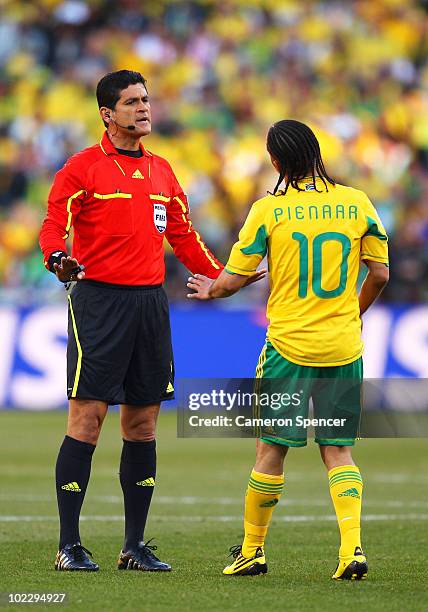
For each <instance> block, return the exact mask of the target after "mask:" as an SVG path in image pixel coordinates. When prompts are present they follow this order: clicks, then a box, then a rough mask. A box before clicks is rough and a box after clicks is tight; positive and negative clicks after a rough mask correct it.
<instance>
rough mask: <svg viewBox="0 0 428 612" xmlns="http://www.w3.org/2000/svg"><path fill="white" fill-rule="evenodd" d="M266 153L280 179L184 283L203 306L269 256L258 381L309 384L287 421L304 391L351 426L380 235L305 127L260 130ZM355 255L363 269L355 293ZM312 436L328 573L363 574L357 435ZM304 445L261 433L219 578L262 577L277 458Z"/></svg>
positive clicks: (363, 201)
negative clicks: (202, 271) (335, 554)
mask: <svg viewBox="0 0 428 612" xmlns="http://www.w3.org/2000/svg"><path fill="white" fill-rule="evenodd" d="M267 150H268V152H269V154H270V157H271V161H272V164H273V165H274V167H275V168H276V170H277V171H278V173H279V178H278V182H277V184H276V186H275V189H274V191H273V194H270V195H268V196H266V197H264V198H261V199H260V200H258V201H257V202H255V203H254V204H253V206H252V208H251V210H250V212H249V214H248V217H247V219H246V221H245V223H244V226H243V228H242V229H241V232H240V234H239V240H238V242H237V243H236V244H235V245H234V246H233V248H232V252H231V254H230V258H229V261H228V263H227V264H226V267H225V270H224V271H222V273H221V274H220V275H219V277H218V278H217V279H216V280H215V281H212V280H209V279H206V278H204V277H203V276H201V275H193V276H192V277H191V278H189V282H188V287H189V288H191V289H193V290H194V291H195V293H192V294H189V295H188V297H189V298H192V299H200V300H206V299H213V298H220V297H227V296H229V295H232V294H234V293H236V292H237V291H238V290H239V289H240V288H241V287H242V286H243V285H245V283H246V276H247V275H252V274H254V272H255V270H256V269H257V266H258V265H259V263H260V261H261V260H262V259H263V257H264V256H265V255H266V254H267V256H268V263H269V272H270V297H269V301H268V306H267V316H268V319H269V328H268V332H267V340H266V344H265V346H264V348H263V350H262V352H261V355H260V359H259V363H258V366H257V372H256V377H257V378H260V379H262V382H263V379H271V381H272V379H275V378H282V379H287V382H290V381H291V382H293V381H297V380H299V381H305V382H306V383H310V384H309V385H308V384H306V385H305V387H306V389H307V390H309V393H308V394H307V395H308V397H307V398H306V401H305V402H302V403H301V406H300V407H299V408H296V412H295V415H297V414H304V413H305V412H307V409H308V399H309V395H310V394H311V392H312V399H313V402H314V411H315V415H316V414H317V412H318V411H321V412H322V411H323V410H325V408H326V404H327V408H328V406H330V413H331V412H332V410H333V409H334V415H335V416H338V415H339V414H340V412H341V414H342V416H350V418H351V417H353V419H354V421H355V420H357V421H358V419H359V414H360V385H361V380H362V375H363V366H362V357H361V355H362V350H363V344H362V342H361V319H360V317H361V315H362V314H364V313H365V312H366V310H367V309H368V308H369V306H370V305H371V304H372V303H373V302H374V301H375V300H376V298H377V297H378V296H379V294H380V293H381V291H382V289H383V287H384V286H385V284H386V283H387V281H388V278H389V275H388V250H387V236H386V233H385V230H384V228H383V226H382V223H381V221H380V219H379V217H378V215H377V213H376V210H375V208H374V206H373V205H372V203H371V202H370V200H369V199H368V197H367V196H366V194H365V193H363V192H362V191H359V190H357V189H353V188H352V187H346V186H344V185H339V184H337V183H336V182H335V181H334V180H333V179H332V178H330V176H329V175H328V174H327V172H326V170H325V167H324V164H323V161H322V157H321V153H320V148H319V144H318V141H317V139H316V137H315V135H314V133H313V132H312V130H311V129H310V128H309V127H308V126H306V125H305V124H303V123H300V122H298V121H293V120H284V121H279V122H278V123H275V124H274V125H273V126H272V127H271V128H270V130H269V132H268V137H267ZM283 181H284V182H285V186H284V189H283V190H282V191H279V190H278V189H279V187H280V185H281V184H282V182H283ZM361 260H362V261H363V262H364V263H365V265H366V266H367V268H368V274H367V276H366V279H365V281H364V283H363V285H362V287H361V291H360V294H359V296H358V295H357V291H356V285H357V277H358V271H359V265H360V261H361ZM320 379H322V380H321V382H320ZM343 379H349V380H350V381H356V383H357V384H351V385H349V389H348V391H347V393H346V394H345V398H346V401H344V400H343V397H342V393H343V385H341V384H340V383H341V382H342V383H343ZM326 381H327V382H328V384H327V390H328V392H327V393H326V392H325V390H324V392H323V391H322V390H321V391H320V392H315V389H316V386H317V384H318V385H320V384H321V383H322V382H323V383H324V386H325V382H326ZM336 383H337V385H336ZM311 385H312V387H311ZM287 390H288V389H287ZM338 411H339V412H338ZM351 420H352V418H351ZM335 432H337V429H336V430H335ZM315 441H316V442H317V443H318V444H319V449H320V453H321V458H322V460H323V462H324V464H325V466H326V468H327V471H328V479H329V486H330V494H331V498H332V501H333V505H334V509H335V512H336V516H337V521H338V524H339V530H340V537H341V541H340V548H339V562H338V565H337V568H336V571H335V572H334V575H333V576H332V577H333V578H334V579H336V580H344V579H362V578H365V577H366V576H367V560H366V557H365V555H364V553H363V550H362V547H361V535H360V517H361V498H362V489H363V480H362V477H361V474H360V470H359V469H358V467H357V466H356V465H355V463H354V461H353V459H352V455H351V448H352V446H353V444H354V441H355V434H354V435H349V432H348V434H347V435H345V436H340V437H339V436H338V435H337V434H336V435H335V436H333V437H326V436H325V434H324V435H322V433H321V434H318V435H317V437H316V439H315ZM305 445H306V436H304V437H302V436H301V434H300V435H299V436H297V435H296V431H295V430H293V428H291V429H290V430H288V431H287V429H284V430H283V431H280V432H278V431H275V430H273V431H263V432H262V436H261V437H260V438H259V439H258V440H257V451H256V462H255V465H254V469H253V471H252V472H251V476H250V480H249V484H248V489H247V493H246V498H245V516H244V528H245V537H244V541H243V544H242V546H236V547H233V548H232V549H231V552H232V556H233V557H234V561H233V562H232V563H231V564H230V565H228V566H227V567H226V568H225V569H224V572H223V573H224V574H226V575H255V574H260V573H266V571H267V565H266V559H265V553H264V542H265V536H266V533H267V530H268V527H269V523H270V520H271V517H272V513H273V511H274V509H275V505H276V504H277V503H278V500H279V498H280V496H281V494H282V491H283V487H284V475H283V464H284V458H285V456H286V454H287V452H288V450H289V448H290V447H300V446H305Z"/></svg>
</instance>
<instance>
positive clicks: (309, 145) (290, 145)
mask: <svg viewBox="0 0 428 612" xmlns="http://www.w3.org/2000/svg"><path fill="white" fill-rule="evenodd" d="M266 147H267V150H268V152H269V153H270V154H271V155H272V157H273V158H274V159H275V160H276V161H277V162H278V164H279V179H278V182H277V184H276V185H275V189H274V190H273V194H272V195H275V194H276V192H277V191H278V188H279V186H280V185H281V183H282V181H283V180H284V179H285V178H286V177H287V179H286V184H285V190H284V192H283V193H287V189H288V186H289V185H291V186H292V187H293V188H294V189H297V190H298V191H304V190H303V189H301V188H300V187H299V184H298V183H299V181H301V180H302V179H304V178H305V177H307V176H311V177H312V179H313V181H314V185H315V190H316V191H319V189H317V187H316V181H315V177H316V176H319V177H320V178H321V180H322V181H323V183H324V185H325V187H326V189H327V191H328V187H327V183H326V181H328V182H329V183H330V184H331V185H335V184H336V183H335V181H334V180H333V179H332V178H330V177H329V175H328V174H327V172H326V169H325V167H324V162H323V160H322V157H321V150H320V145H319V142H318V140H317V137H316V136H315V134H314V133H313V131H312V130H311V128H310V127H308V126H307V125H305V124H304V123H301V122H300V121H295V120H294V119H284V120H282V121H278V122H277V123H274V124H273V125H272V126H271V128H270V129H269V132H268V135H267V142H266ZM269 193H271V192H269Z"/></svg>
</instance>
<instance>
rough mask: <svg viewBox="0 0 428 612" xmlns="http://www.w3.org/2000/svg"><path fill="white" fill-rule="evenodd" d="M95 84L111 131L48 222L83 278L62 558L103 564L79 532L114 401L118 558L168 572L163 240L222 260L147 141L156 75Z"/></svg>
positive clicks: (64, 452)
mask: <svg viewBox="0 0 428 612" xmlns="http://www.w3.org/2000/svg"><path fill="white" fill-rule="evenodd" d="M96 94H97V100H98V106H99V110H100V115H101V118H102V120H103V122H104V125H105V127H106V131H105V133H104V135H103V137H102V139H101V141H100V142H99V143H97V144H95V145H94V146H92V147H89V148H87V149H84V150H83V151H80V152H79V153H77V154H76V155H73V156H72V157H71V158H70V159H69V160H68V161H67V163H66V164H65V165H64V167H63V168H62V169H61V170H60V171H59V172H58V173H57V174H56V176H55V180H54V183H53V186H52V189H51V192H50V195H49V201H48V210H47V216H46V219H45V221H44V222H43V226H42V229H41V232H40V246H41V249H42V251H43V254H44V260H45V266H46V267H47V268H48V269H49V270H50V271H51V272H54V273H55V274H56V276H57V277H58V279H59V280H60V281H62V282H64V283H66V282H68V281H70V280H72V281H73V280H77V281H78V282H77V284H76V285H75V287H74V289H73V290H72V293H71V295H69V297H68V302H69V322H68V346H67V381H68V385H67V386H68V398H69V400H70V401H69V415H68V425H67V435H66V436H65V438H64V441H63V443H62V446H61V448H60V451H59V455H58V460H57V464H56V489H57V499H58V509H59V518H60V540H59V547H58V548H59V550H58V554H57V556H56V561H55V568H56V569H57V570H86V571H96V570H98V565H97V564H96V563H95V562H93V561H92V560H91V559H90V558H89V557H88V554H90V553H89V551H88V550H87V549H86V548H84V547H83V546H82V544H81V542H80V534H79V515H80V510H81V507H82V503H83V500H84V497H85V492H86V488H87V485H88V481H89V475H90V470H91V460H92V456H93V453H94V451H95V447H96V444H97V440H98V436H99V434H100V430H101V426H102V423H103V420H104V417H105V416H106V413H107V408H108V405H109V404H120V424H121V431H122V438H123V449H122V455H121V459H120V471H119V473H120V484H121V486H122V491H123V499H124V507H125V541H124V545H123V549H122V551H121V553H120V555H119V561H118V568H119V569H123V570H127V569H128V570H146V571H169V570H170V569H171V567H170V565H169V564H167V563H164V562H162V561H160V560H159V559H158V558H157V557H156V556H155V555H154V553H153V550H155V549H156V547H154V546H150V545H148V544H147V543H145V542H144V528H145V524H146V519H147V514H148V511H149V507H150V502H151V498H152V494H153V488H154V486H155V478H156V441H155V427H156V419H157V416H158V413H159V407H160V402H161V401H163V400H167V399H172V397H173V393H174V364H173V355H172V347H171V331H170V322H169V311H168V301H167V298H166V295H165V292H164V290H163V288H162V283H163V281H164V276H165V264H164V250H163V239H164V237H166V239H167V240H168V241H169V243H170V244H171V246H172V247H173V249H174V253H175V254H176V256H177V257H178V258H179V259H180V261H182V262H183V264H184V265H185V266H186V267H187V268H188V269H189V270H192V271H194V272H199V273H201V274H204V275H206V276H208V277H210V278H215V277H216V276H218V274H219V273H220V272H221V270H222V268H223V266H222V265H221V264H220V263H219V261H217V259H216V258H215V257H214V255H213V254H212V253H211V252H210V251H209V250H208V248H207V247H206V246H205V244H204V243H203V241H202V239H201V237H200V235H199V234H198V232H197V231H196V230H195V228H194V227H193V226H192V223H191V221H190V220H189V207H188V204H187V199H186V196H185V195H184V193H183V190H182V189H181V187H180V185H179V183H178V181H177V179H176V177H175V176H174V173H173V171H172V169H171V166H170V165H169V163H168V162H167V161H166V160H165V159H163V158H161V157H159V156H158V155H155V154H154V153H151V152H150V151H148V150H147V149H145V148H144V147H143V145H142V144H141V142H140V139H141V138H142V137H144V136H147V135H148V134H150V131H151V109H150V102H149V97H148V93H147V88H146V81H145V79H144V78H143V77H142V76H141V74H140V73H138V72H131V71H129V70H120V71H118V72H113V73H110V74H107V75H106V76H104V77H103V78H102V79H101V80H100V82H99V83H98V86H97V92H96ZM72 226H73V227H74V239H73V251H72V255H68V254H67V251H66V243H65V240H66V238H67V237H68V236H69V233H70V230H71V227H72ZM82 266H84V267H85V269H84V271H83V267H82ZM256 278H257V277H256Z"/></svg>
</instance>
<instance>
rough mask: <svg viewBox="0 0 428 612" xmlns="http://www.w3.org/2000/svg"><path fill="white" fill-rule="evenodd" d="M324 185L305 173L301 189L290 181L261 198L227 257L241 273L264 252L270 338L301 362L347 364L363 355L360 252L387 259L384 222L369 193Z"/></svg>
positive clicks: (328, 364) (287, 356) (284, 351)
mask: <svg viewBox="0 0 428 612" xmlns="http://www.w3.org/2000/svg"><path fill="white" fill-rule="evenodd" d="M327 185H328V190H327V189H326V187H325V185H324V183H323V181H322V180H321V179H319V178H317V179H316V189H315V185H314V183H313V180H312V179H305V180H304V181H302V182H301V183H300V184H299V186H300V187H301V188H302V189H303V191H298V190H296V189H293V188H292V187H289V188H288V190H287V192H286V193H285V194H284V193H282V192H279V193H278V194H276V195H275V196H267V197H265V198H262V199H261V200H259V201H257V202H256V203H255V204H254V205H253V207H252V209H251V212H250V214H249V216H248V219H247V221H246V223H245V225H244V228H243V229H242V232H241V234H240V240H239V242H238V243H237V244H236V245H235V246H234V249H233V251H232V255H231V258H230V260H229V263H228V265H227V269H229V270H230V271H233V272H236V273H239V269H238V268H239V267H241V269H242V270H244V269H246V268H245V265H244V262H245V263H246V264H247V265H248V264H249V263H250V260H251V259H252V260H253V261H252V262H251V263H252V264H253V265H254V263H257V262H256V258H257V256H258V258H259V261H260V259H261V257H262V256H263V255H264V254H265V253H266V252H267V255H268V262H269V272H270V282H271V293H270V297H269V302H268V308H267V316H268V319H269V329H268V338H269V340H270V341H271V342H272V344H273V345H274V347H275V348H276V349H277V350H278V351H279V352H280V353H281V354H282V355H283V356H284V357H286V358H287V359H289V360H290V361H293V362H295V363H299V364H301V365H314V366H317V365H318V366H335V365H344V364H346V363H350V362H351V361H354V360H355V359H357V358H358V357H359V356H360V355H361V353H362V342H361V321H360V316H359V304H358V296H357V278H358V271H359V265H360V259H361V258H364V259H372V260H374V261H380V262H384V263H387V262H388V258H387V257H388V256H387V246H386V242H387V238H386V234H385V230H384V229H383V227H382V224H381V222H380V220H379V217H378V216H377V213H376V211H375V209H374V207H373V205H372V204H371V202H370V200H369V199H368V197H367V196H366V195H365V194H364V193H363V192H362V191H359V190H356V189H353V188H351V187H346V186H343V185H339V184H337V185H335V186H333V185H331V184H328V183H327ZM317 190H318V191H317ZM252 238H253V239H252ZM263 244H264V245H265V249H264V250H263V248H262V247H263ZM231 264H232V266H231ZM234 264H235V267H234ZM247 269H248V268H247Z"/></svg>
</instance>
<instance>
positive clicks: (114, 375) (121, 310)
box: [67, 280, 174, 406]
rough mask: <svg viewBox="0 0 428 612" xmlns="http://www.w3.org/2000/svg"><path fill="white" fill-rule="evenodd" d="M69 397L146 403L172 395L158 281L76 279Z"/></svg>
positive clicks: (71, 315)
mask: <svg viewBox="0 0 428 612" xmlns="http://www.w3.org/2000/svg"><path fill="white" fill-rule="evenodd" d="M68 301H69V308H68V345H67V387H68V389H67V396H68V398H69V399H71V398H79V399H95V400H102V401H104V402H107V403H108V404H133V405H136V406H145V405H148V404H156V403H159V402H161V401H162V400H168V399H173V397H174V361H173V354H172V344H171V327H170V322H169V307H168V299H167V297H166V294H165V291H164V290H163V288H162V286H160V285H155V286H146V287H141V286H140V287H138V286H137V287H134V286H128V285H111V284H108V283H101V282H98V281H93V280H84V281H79V282H78V283H77V284H76V286H75V287H74V289H73V291H72V293H71V295H70V296H69V298H68Z"/></svg>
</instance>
